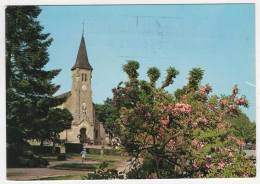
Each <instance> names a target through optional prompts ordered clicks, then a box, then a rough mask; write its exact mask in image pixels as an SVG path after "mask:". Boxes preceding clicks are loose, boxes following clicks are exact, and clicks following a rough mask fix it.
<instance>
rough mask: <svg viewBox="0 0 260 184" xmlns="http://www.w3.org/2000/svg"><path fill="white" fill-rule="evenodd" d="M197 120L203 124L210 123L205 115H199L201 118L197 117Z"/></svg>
mask: <svg viewBox="0 0 260 184" xmlns="http://www.w3.org/2000/svg"><path fill="white" fill-rule="evenodd" d="M197 122H198V123H201V124H203V125H207V124H208V123H209V121H208V120H207V118H205V117H199V118H198V119H197Z"/></svg>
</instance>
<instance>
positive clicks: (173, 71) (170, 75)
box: [161, 67, 179, 89]
mask: <svg viewBox="0 0 260 184" xmlns="http://www.w3.org/2000/svg"><path fill="white" fill-rule="evenodd" d="M178 74H179V71H178V70H176V69H175V68H174V67H169V68H168V69H167V76H166V79H165V81H164V82H163V84H162V86H161V88H162V89H163V88H165V87H167V86H169V85H171V84H173V79H175V78H176V76H177V75H178Z"/></svg>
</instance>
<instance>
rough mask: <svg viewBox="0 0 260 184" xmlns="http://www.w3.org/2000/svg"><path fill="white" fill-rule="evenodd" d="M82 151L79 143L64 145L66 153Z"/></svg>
mask: <svg viewBox="0 0 260 184" xmlns="http://www.w3.org/2000/svg"><path fill="white" fill-rule="evenodd" d="M82 149H83V145H82V144H80V143H66V144H65V150H66V153H80V152H81V151H82Z"/></svg>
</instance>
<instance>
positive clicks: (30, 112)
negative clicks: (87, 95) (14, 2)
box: [6, 6, 72, 144]
mask: <svg viewBox="0 0 260 184" xmlns="http://www.w3.org/2000/svg"><path fill="white" fill-rule="evenodd" d="M40 12H41V9H40V8H39V7H37V6H8V7H7V8H6V73H7V74H6V79H7V80H6V96H7V104H6V108H7V142H8V143H9V144H19V143H21V142H25V141H27V140H28V139H37V140H44V139H49V138H50V133H51V134H52V136H53V134H55V135H56V136H57V134H58V133H59V132H61V131H62V130H64V129H66V128H68V127H69V125H70V122H71V120H72V116H71V114H70V113H69V111H68V110H67V109H57V108H56V107H57V106H59V105H60V104H62V103H63V102H64V100H65V98H57V97H55V96H54V94H55V93H56V92H57V90H58V89H59V86H58V85H55V84H54V83H53V82H52V79H53V78H54V77H56V76H57V75H58V74H59V72H60V70H59V69H53V70H46V69H45V66H46V64H47V63H48V62H49V54H48V47H49V46H50V44H51V43H52V40H53V39H52V38H51V37H50V34H49V33H44V28H43V27H42V26H41V25H40V22H39V21H38V20H37V17H38V16H39V14H40Z"/></svg>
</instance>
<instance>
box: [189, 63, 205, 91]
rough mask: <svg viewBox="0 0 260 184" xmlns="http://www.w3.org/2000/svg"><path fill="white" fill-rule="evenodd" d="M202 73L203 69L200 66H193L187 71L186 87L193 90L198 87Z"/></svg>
mask: <svg viewBox="0 0 260 184" xmlns="http://www.w3.org/2000/svg"><path fill="white" fill-rule="evenodd" d="M203 75H204V71H203V70H202V69H201V68H193V69H192V70H191V71H190V72H189V78H188V80H189V82H188V89H189V90H194V91H195V90H197V89H198V88H199V84H200V81H201V80H202V78H203Z"/></svg>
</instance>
